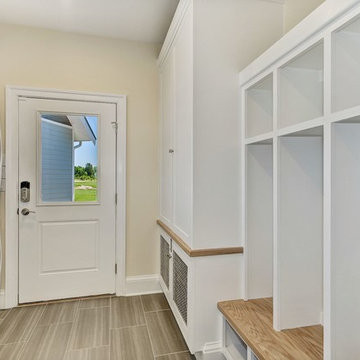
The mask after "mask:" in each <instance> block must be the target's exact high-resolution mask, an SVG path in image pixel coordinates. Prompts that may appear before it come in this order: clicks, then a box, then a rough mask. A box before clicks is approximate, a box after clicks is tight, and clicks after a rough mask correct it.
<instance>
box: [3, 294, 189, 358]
mask: <svg viewBox="0 0 360 360" xmlns="http://www.w3.org/2000/svg"><path fill="white" fill-rule="evenodd" d="M115 359H116V360H153V359H156V360H190V359H193V357H192V356H191V355H190V353H189V352H188V348H187V346H186V344H185V341H184V339H183V337H182V335H181V333H180V330H179V328H178V326H177V324H176V321H175V319H174V317H173V315H172V313H171V311H170V309H169V305H168V303H167V301H166V299H165V297H164V295H163V294H152V295H143V296H133V297H104V298H96V299H94V298H92V299H84V300H73V301H65V302H58V303H49V304H41V305H34V306H25V307H18V308H14V309H11V310H3V311H0V360H115Z"/></svg>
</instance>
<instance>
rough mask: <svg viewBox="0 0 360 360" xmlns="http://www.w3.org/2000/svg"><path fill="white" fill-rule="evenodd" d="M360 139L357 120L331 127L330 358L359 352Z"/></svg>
mask: <svg viewBox="0 0 360 360" xmlns="http://www.w3.org/2000/svg"><path fill="white" fill-rule="evenodd" d="M359 139H360V124H359V123H338V124H334V125H333V126H332V139H331V140H332V163H331V167H332V169H331V176H332V183H331V190H332V203H331V205H332V208H331V219H332V225H331V248H332V252H331V265H332V266H331V284H332V287H331V345H332V349H331V350H332V352H331V358H332V359H344V360H352V359H358V358H359V354H360V342H359V322H360V307H359V303H360V289H359V279H360V267H359V253H360V242H359V234H360V222H359V213H360V187H359V184H360V141H359Z"/></svg>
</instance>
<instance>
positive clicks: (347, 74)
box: [225, 0, 360, 360]
mask: <svg viewBox="0 0 360 360" xmlns="http://www.w3.org/2000/svg"><path fill="white" fill-rule="evenodd" d="M269 72H272V74H273V94H272V95H273V98H274V126H273V128H272V129H271V130H269V131H268V132H267V133H265V132H263V133H261V134H255V135H254V134H250V135H249V133H247V132H246V133H245V132H244V133H243V134H242V139H241V140H242V144H241V152H242V153H241V154H242V155H241V156H242V161H243V163H242V166H241V172H242V175H241V183H242V194H243V197H242V199H241V201H242V207H241V208H242V211H243V213H244V214H243V216H242V223H241V225H242V228H243V232H242V235H243V239H244V245H245V266H244V269H245V274H244V279H245V281H246V286H245V287H244V291H245V294H244V297H243V298H244V299H249V300H248V301H247V302H245V303H243V302H239V307H240V308H241V309H240V310H241V314H240V315H238V316H237V319H240V318H241V325H243V324H244V323H245V320H244V318H246V316H248V315H249V308H247V307H246V306H245V305H249V306H250V304H251V303H252V302H256V301H258V300H260V299H257V296H258V295H261V291H264V292H265V291H267V290H268V287H267V285H269V281H268V283H267V284H265V285H264V284H261V282H260V281H259V280H264V279H265V277H262V278H261V276H262V275H261V268H262V267H263V266H264V263H263V262H261V261H260V262H258V263H259V265H258V267H257V268H256V267H254V265H253V259H252V257H254V259H260V257H261V256H262V255H263V254H262V253H261V252H262V249H260V250H259V243H261V241H262V242H263V243H265V241H266V240H265V239H266V233H267V235H268V236H267V239H270V241H271V239H273V258H272V261H273V264H274V265H273V278H272V281H273V304H274V306H273V308H271V311H272V313H273V318H272V320H273V324H272V325H273V328H274V329H275V330H283V331H281V333H284V332H286V331H288V330H286V329H293V330H301V331H300V332H302V328H303V327H305V328H304V329H308V326H314V329H319V328H321V326H320V325H318V324H322V323H323V324H324V349H323V351H324V354H323V358H324V359H326V360H331V359H343V358H346V359H357V358H358V357H359V354H360V342H359V336H358V333H359V332H358V329H357V324H358V323H359V322H360V307H359V303H360V290H359V287H358V286H357V284H358V283H359V279H360V270H359V266H358V263H359V261H358V254H359V253H360V241H359V238H360V222H359V214H360V186H359V184H360V96H359V94H360V3H359V1H355V0H353V1H352V0H351V1H349V2H348V1H346V2H345V1H339V2H337V5H336V7H335V6H334V4H332V3H331V4H330V3H328V2H324V4H322V5H321V6H320V7H319V8H318V9H317V10H316V11H315V12H314V13H313V14H312V15H310V16H309V17H307V19H306V20H304V22H303V23H302V24H299V25H298V26H297V27H296V28H295V29H294V30H293V31H290V32H289V33H288V34H287V35H286V36H285V37H284V38H283V39H281V40H280V41H279V42H277V43H276V44H275V45H274V46H273V47H272V48H270V49H269V50H268V51H266V52H265V53H264V54H263V55H261V56H260V57H259V58H258V59H256V60H255V61H254V62H253V63H251V64H249V66H248V67H247V68H245V69H244V70H243V71H242V72H241V73H240V86H241V94H242V99H241V100H242V103H246V101H247V99H246V98H245V96H247V95H248V94H247V92H246V91H247V90H248V89H249V85H250V84H253V83H254V82H256V81H257V79H261V78H263V79H265V78H266V76H267V74H269ZM254 86H255V87H256V84H255V85H254ZM250 89H251V88H250ZM241 121H242V129H244V128H245V127H246V126H247V122H248V121H249V119H248V118H246V117H245V116H244V114H243V116H242V119H241ZM266 146H267V147H268V154H267V155H265V150H264V149H266ZM270 149H271V150H270ZM270 152H272V154H273V155H272V156H270ZM265 158H267V160H266V163H265V164H264V163H262V161H265ZM267 166H268V167H270V168H272V170H273V175H272V179H271V176H269V174H270V173H269V172H268V173H266V171H265V170H264V169H266V168H267ZM270 179H271V180H272V182H273V187H272V189H271V188H270ZM265 189H267V190H266V191H265ZM271 195H273V197H272V201H273V204H272V209H271V206H270V202H271V199H270V196H271ZM262 201H263V203H261V202H262ZM265 216H267V218H268V219H269V218H272V219H273V222H272V227H271V226H270V224H268V223H266V222H265V221H264V218H265ZM256 223H257V224H259V227H260V229H255V230H256V231H257V233H256V232H255V231H254V224H256ZM265 229H266V230H265ZM262 230H264V232H263V233H262ZM254 234H255V235H254ZM254 249H257V250H256V251H257V253H258V254H256V255H253V254H252V252H253V251H254ZM266 251H270V250H269V249H267V250H266ZM254 274H255V275H256V276H258V277H259V278H257V277H256V276H255V275H254ZM257 287H259V288H260V290H259V289H257ZM264 296H266V295H264ZM252 298H255V299H252ZM253 304H255V303H253ZM233 309H234V306H233V304H231V306H229V314H230V313H233ZM269 311H270V310H269ZM225 317H226V316H225ZM232 326H233V327H234V324H232ZM234 329H235V330H236V331H237V332H238V329H237V328H235V327H234ZM240 330H241V329H240ZM290 331H292V330H290ZM277 334H279V332H278V333H277ZM240 335H241V334H240ZM303 335H304V336H305V338H306V339H308V334H307V335H306V334H305V333H303ZM241 336H242V335H241ZM261 338H262V337H261ZM244 340H245V341H246V343H247V344H248V345H249V346H251V344H249V342H248V340H247V339H245V338H244ZM261 345H262V344H261ZM319 346H320V345H319ZM308 348H313V347H312V346H308ZM267 349H268V347H267ZM319 354H320V353H319ZM321 355H322V354H321ZM288 358H293V357H292V356H288ZM310 358H315V357H310ZM320 358H322V356H321V357H320ZM266 359H268V357H266ZM275 359H276V357H275Z"/></svg>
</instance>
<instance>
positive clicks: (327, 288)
mask: <svg viewBox="0 0 360 360" xmlns="http://www.w3.org/2000/svg"><path fill="white" fill-rule="evenodd" d="M331 52H332V49H331V35H330V34H327V35H326V36H325V37H324V117H325V121H326V120H327V119H328V118H329V116H330V114H331ZM323 226H324V228H323V229H324V230H323V232H324V235H323V236H324V240H323V259H324V264H323V269H324V270H323V286H324V290H323V316H322V325H323V326H324V359H325V360H330V359H331V341H330V340H331V321H330V320H331V317H330V314H331V296H330V295H331V276H330V274H331V125H330V124H329V123H327V122H325V125H324V223H323Z"/></svg>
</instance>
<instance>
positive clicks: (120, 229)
mask: <svg viewBox="0 0 360 360" xmlns="http://www.w3.org/2000/svg"><path fill="white" fill-rule="evenodd" d="M22 97H27V98H37V99H51V100H70V101H85V102H101V103H110V104H115V105H116V116H117V124H118V125H117V126H118V132H117V144H116V157H117V170H116V192H117V195H118V202H117V205H116V222H115V226H116V229H115V230H116V239H115V244H116V254H115V259H116V260H115V261H116V264H117V269H118V271H117V274H116V275H115V289H116V295H117V296H120V295H125V265H126V241H125V240H126V238H125V236H126V229H125V226H126V96H125V95H112V94H102V93H89V92H78V91H61V90H53V89H38V88H28V87H16V86H7V87H6V121H5V124H6V131H5V139H6V151H5V155H6V157H5V159H6V168H5V169H6V178H5V179H6V180H5V186H6V188H5V189H6V191H5V252H4V256H3V258H4V260H5V293H4V303H3V306H4V308H10V307H14V306H17V305H18V292H19V281H18V274H19V261H18V254H19V230H18V215H17V209H18V198H19V197H18V191H19V185H18V181H19V170H18V169H19V151H18V149H19V137H18V134H19V132H18V130H19V106H18V104H19V99H20V98H22ZM114 156H115V154H114Z"/></svg>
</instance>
